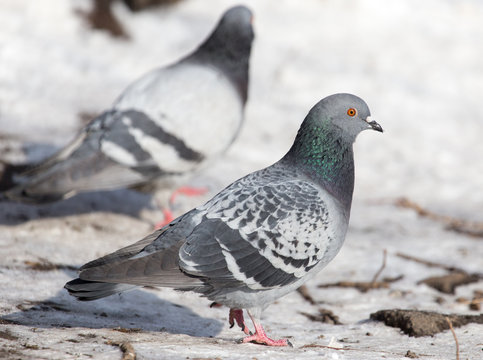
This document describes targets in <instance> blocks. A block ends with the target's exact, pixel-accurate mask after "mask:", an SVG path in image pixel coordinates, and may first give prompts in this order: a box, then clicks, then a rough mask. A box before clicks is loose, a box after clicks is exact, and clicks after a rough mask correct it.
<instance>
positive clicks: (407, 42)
mask: <svg viewBox="0 0 483 360" xmlns="http://www.w3.org/2000/svg"><path fill="white" fill-rule="evenodd" d="M236 3H239V1H231V0H210V1H209V2H207V1H202V0H184V1H180V2H179V3H177V4H176V5H174V6H171V7H163V8H159V9H155V10H152V11H144V12H139V13H131V12H130V11H129V10H127V8H125V7H124V6H123V5H122V4H121V3H115V4H114V13H115V14H116V16H117V17H118V19H119V20H120V22H121V23H122V25H123V26H124V27H125V29H126V31H127V32H128V33H129V35H130V38H131V40H130V41H126V40H122V39H115V38H112V37H111V36H110V35H108V34H107V33H106V32H103V31H93V30H91V29H89V27H88V26H87V25H86V23H85V21H84V20H83V19H82V18H81V17H80V16H79V15H78V12H79V11H87V10H88V9H89V8H90V2H89V1H84V0H82V1H81V0H76V1H74V0H71V1H65V0H48V1H28V0H3V1H2V2H1V4H0V10H1V11H0V64H1V66H0V135H1V137H0V139H1V142H2V143H3V144H0V147H1V148H2V149H3V154H2V155H1V157H2V159H7V160H12V159H13V160H16V161H20V160H23V159H30V160H34V159H40V158H43V157H44V156H46V155H48V154H50V153H52V152H53V151H55V149H56V148H58V147H59V146H62V145H63V144H65V143H66V142H67V141H68V140H69V139H71V138H72V137H73V136H74V134H75V132H76V131H77V130H78V129H79V128H80V127H81V126H82V123H81V121H80V120H79V114H80V113H91V114H96V113H99V112H100V111H102V110H103V109H105V108H107V107H108V106H109V105H110V104H111V103H112V102H113V101H114V99H115V98H116V97H117V95H119V93H120V92H121V91H122V90H123V89H124V88H125V87H126V86H127V85H128V84H129V83H130V82H131V81H133V80H134V79H136V78H138V77H139V76H141V75H142V74H144V73H146V72H147V71H149V70H151V69H153V68H155V67H158V66H162V65H165V64H168V63H170V62H172V61H175V60H176V59H177V58H179V57H180V56H182V55H183V54H186V53H187V52H189V51H190V50H192V49H193V48H194V47H195V46H196V45H197V44H199V43H200V42H201V41H202V39H204V37H205V36H206V35H207V34H208V32H209V31H210V30H211V28H212V27H213V25H214V24H215V22H216V21H217V19H218V18H219V16H220V14H221V13H222V12H223V11H224V10H225V9H226V8H227V7H229V6H230V5H232V4H236ZM244 3H245V4H247V5H248V6H249V7H251V8H252V10H253V11H254V14H255V30H256V42H255V45H254V48H253V55H252V61H251V83H250V96H249V103H248V105H247V109H246V122H245V125H244V127H243V129H242V132H241V134H240V137H239V138H238V140H237V141H236V142H235V144H234V145H233V146H232V148H231V149H230V150H229V151H228V153H227V154H226V156H224V157H223V158H221V159H220V160H219V161H217V162H216V163H215V164H213V166H211V167H210V168H207V169H206V170H205V171H204V172H203V173H202V174H200V176H199V178H198V179H194V180H193V181H194V182H205V183H209V184H210V186H211V187H212V190H213V192H215V191H217V190H219V189H221V188H222V186H224V185H227V184H228V183H229V182H231V181H233V180H235V179H237V178H238V177H240V176H242V175H244V174H246V173H247V172H249V171H252V170H255V169H258V168H261V167H263V166H266V165H269V164H270V163H272V162H274V161H275V160H277V159H278V158H280V157H281V156H282V155H283V154H284V153H285V151H287V149H288V148H289V146H290V144H291V142H292V141H293V138H294V136H295V133H296V131H297V129H298V126H299V125H300V123H301V121H302V119H303V117H304V116H305V115H306V113H307V112H308V110H309V109H310V107H311V106H312V105H314V104H315V103H316V102H317V101H318V100H320V99H321V98H322V97H324V96H326V95H329V94H332V93H336V92H351V93H354V94H357V95H359V96H361V97H362V98H363V99H365V100H366V102H367V103H368V104H369V107H370V108H371V111H372V117H373V118H374V119H375V120H376V121H378V122H379V123H380V124H381V125H382V127H383V128H384V131H385V132H384V133H383V134H379V133H376V132H365V133H363V134H361V135H360V137H359V139H358V141H357V143H356V145H355V156H356V188H355V192H354V202H353V210H352V215H351V217H352V218H351V225H350V229H349V233H348V236H347V241H346V244H345V245H344V247H343V248H342V250H341V252H340V254H339V255H338V256H337V257H336V259H335V260H334V261H333V262H332V263H331V264H330V265H329V266H328V267H327V268H326V269H325V270H323V271H322V272H321V273H320V274H319V275H318V276H317V278H316V279H314V280H312V281H311V282H310V283H309V284H308V285H309V290H310V292H311V294H312V296H313V297H314V298H315V299H316V300H318V301H321V302H322V303H321V304H320V306H321V307H324V308H328V309H330V310H332V311H333V312H334V313H335V314H336V315H338V316H339V317H340V320H341V322H342V323H343V325H329V324H322V323H315V322H311V321H309V320H307V318H306V317H304V316H303V315H301V314H300V312H308V313H314V314H315V313H317V309H318V307H319V305H310V304H309V303H307V302H305V301H304V300H302V298H301V297H300V295H299V294H297V293H293V294H290V295H288V296H286V297H284V298H282V299H280V300H279V301H277V302H276V303H275V304H273V305H272V306H271V307H269V308H268V309H267V311H266V312H265V313H264V317H263V320H264V324H265V325H266V327H267V331H268V332H269V334H271V335H272V336H273V337H275V338H276V337H287V336H291V338H290V341H291V342H292V343H293V344H294V348H287V349H272V348H267V347H262V346H257V345H253V344H245V345H240V344H236V342H235V340H236V339H239V338H241V337H242V333H241V332H240V331H239V329H235V328H233V329H229V326H228V324H227V312H228V311H227V309H224V308H222V309H212V308H209V302H208V301H207V300H206V299H202V298H199V297H198V296H197V295H195V294H189V293H187V294H184V293H183V294H180V293H177V292H174V291H171V290H167V289H161V290H154V289H145V290H144V289H143V290H135V291H132V292H129V293H125V294H123V295H121V296H118V297H117V296H114V297H110V298H106V299H102V300H100V301H96V302H91V303H80V302H77V301H75V300H74V299H73V298H71V297H70V296H68V295H67V294H66V292H65V291H64V290H63V289H62V287H63V284H64V283H65V282H66V281H68V280H70V279H72V278H73V277H74V276H75V272H74V271H72V270H68V269H63V268H61V269H58V270H54V271H42V272H40V271H35V270H32V269H31V268H29V267H28V266H27V265H26V263H25V261H31V262H32V261H33V262H35V261H39V259H40V260H41V259H48V260H49V261H51V262H52V263H55V264H67V265H74V266H78V265H81V264H83V263H84V262H86V261H89V260H92V259H93V258H95V257H98V256H101V255H104V254H106V253H108V252H110V251H113V250H116V249H117V248H119V247H121V246H124V245H127V244H130V243H132V242H133V241H136V240H138V239H140V238H141V237H142V236H144V235H146V234H148V233H149V232H150V231H151V230H152V222H153V221H155V220H159V218H160V216H161V214H160V212H159V210H157V208H156V206H154V205H153V202H152V199H151V198H150V197H149V196H146V195H141V194H138V193H135V192H133V191H128V190H122V191H117V192H113V193H111V194H108V195H105V196H104V197H99V196H97V195H96V194H91V195H82V196H79V197H78V198H77V199H70V200H67V201H65V202H63V203H57V204H53V205H51V206H42V207H33V206H27V205H15V204H12V203H0V224H1V225H0V331H3V332H7V333H8V334H11V335H12V336H13V338H16V340H9V339H7V338H5V337H8V336H2V335H1V334H3V335H5V333H0V357H7V358H8V357H11V358H22V359H28V358H32V359H89V358H95V359H112V358H120V356H121V353H120V350H119V348H118V347H115V346H112V345H109V344H107V342H108V341H113V342H116V341H129V342H130V343H131V344H132V345H133V347H134V349H135V351H136V353H137V356H138V358H139V359H186V358H188V357H189V358H223V359H251V358H257V359H269V358H280V359H293V358H297V359H313V358H318V359H353V358H357V359H380V358H387V359H403V358H404V355H405V354H406V352H407V351H408V350H411V351H413V352H415V353H416V354H418V355H419V356H420V357H422V358H423V357H424V358H429V359H453V358H454V357H455V344H454V340H453V336H452V334H451V333H450V332H449V331H446V332H443V333H440V334H437V335H436V336H434V337H423V338H410V337H408V336H406V335H403V334H401V333H400V332H399V330H398V329H394V328H389V327H386V326H385V325H383V324H382V323H376V322H372V321H369V320H368V318H369V314H370V313H371V312H375V311H377V310H380V309H388V308H397V307H401V308H411V309H422V310H434V311H438V312H445V313H475V312H474V311H470V310H468V307H467V305H465V304H462V303H459V302H456V298H458V297H466V298H471V296H472V293H473V291H474V290H476V289H480V290H481V289H482V283H481V282H480V283H476V284H470V285H466V286H461V287H459V288H458V289H457V292H456V294H455V295H447V294H441V293H438V292H437V291H436V290H433V289H431V288H429V287H427V286H425V285H416V283H417V282H418V281H419V280H421V279H423V278H426V277H429V276H433V275H442V274H444V271H443V270H441V269H436V268H428V267H426V266H424V265H421V264H416V263H414V262H410V261H407V260H404V259H401V258H399V257H397V256H396V253H397V252H403V253H407V254H410V255H413V256H418V257H421V258H424V259H427V260H431V261H435V262H439V263H443V264H449V265H454V266H457V267H460V268H463V269H465V270H466V271H468V272H477V271H481V269H482V268H483V245H482V240H481V239H478V238H471V237H468V236H466V235H464V234H458V233H454V232H450V231H447V230H445V229H444V226H443V225H442V224H439V223H437V222H434V221H432V220H428V219H423V218H421V217H418V216H417V215H416V214H415V213H414V212H413V211H411V210H405V209H401V208H397V207H395V206H393V205H392V202H393V201H394V199H396V198H399V197H401V196H406V197H408V198H410V199H412V200H414V201H416V202H418V203H420V204H421V205H423V206H424V207H427V208H428V209H430V210H432V211H434V212H437V213H441V214H445V215H449V216H453V217H458V218H463V219H470V220H475V221H477V220H479V221H482V219H481V213H482V210H483V192H482V191H481V186H482V184H483V161H482V158H481V157H482V154H483V141H481V134H482V133H483V110H482V109H483V108H482V106H481V97H482V95H483V62H482V61H481V56H482V54H483V43H482V41H481V39H482V38H483V26H482V25H481V24H482V23H483V3H481V2H479V1H475V0H461V1H458V2H455V1H449V0H439V1H438V0H427V1H424V2H421V1H417V0H393V1H384V0H373V1H361V0H326V1H320V0H304V1H303V2H301V1H289V0H277V1H276V0H265V1H255V0H247V1H245V2H244ZM7 138H8V140H7ZM12 142H13V143H12ZM12 144H13V145H12ZM18 144H23V145H21V146H20V145H18ZM14 145H15V146H20V147H21V148H22V149H23V151H24V155H23V156H22V155H18V152H17V153H14V152H12V151H8V149H9V147H11V146H14ZM201 201H202V200H200V199H194V200H192V199H189V200H187V201H184V200H183V201H181V203H180V206H179V209H178V211H179V212H182V211H184V210H187V209H189V207H190V206H193V205H196V204H197V202H201ZM383 249H387V251H388V257H387V264H386V268H385V269H384V272H383V274H382V276H397V275H401V274H402V275H404V278H403V279H402V280H400V281H398V282H395V283H393V284H391V287H390V288H389V289H380V290H372V291H369V292H367V293H359V292H358V291H357V290H355V289H342V288H326V289H320V288H317V285H318V284H321V283H329V282H335V281H340V280H360V281H370V280H371V279H372V276H373V275H374V274H375V273H376V271H377V270H378V268H379V267H380V265H381V262H382V254H383ZM437 297H440V298H442V299H443V301H442V302H441V301H440V303H437V302H436V301H435V299H436V298H437ZM2 319H3V320H2ZM6 320H13V321H14V322H16V323H17V324H11V323H8V322H7V321H6ZM123 328H132V329H140V330H139V331H137V330H135V331H133V332H130V333H125V332H121V331H119V330H120V329H123ZM455 331H456V335H457V337H458V341H459V344H460V356H461V358H462V359H476V358H481V357H483V349H482V339H483V338H482V335H481V334H482V325H475V324H472V325H467V326H464V327H462V328H457V329H455ZM368 334H370V335H368ZM307 345H310V346H307ZM314 345H315V346H314ZM329 345H330V347H332V348H327V347H323V346H329ZM311 346H312V347H311ZM334 348H338V349H334Z"/></svg>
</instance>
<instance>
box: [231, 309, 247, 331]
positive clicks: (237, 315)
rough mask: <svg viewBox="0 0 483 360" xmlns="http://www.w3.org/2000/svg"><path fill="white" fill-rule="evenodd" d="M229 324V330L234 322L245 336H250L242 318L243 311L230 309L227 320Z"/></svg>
mask: <svg viewBox="0 0 483 360" xmlns="http://www.w3.org/2000/svg"><path fill="white" fill-rule="evenodd" d="M228 321H229V323H230V328H232V327H233V326H234V325H235V321H236V323H237V325H238V326H239V327H240V328H241V329H242V331H243V332H244V333H245V334H247V335H248V334H250V330H248V327H247V326H246V325H245V319H244V318H243V310H241V309H230V315H229V319H228Z"/></svg>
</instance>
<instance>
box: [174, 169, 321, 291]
mask: <svg viewBox="0 0 483 360" xmlns="http://www.w3.org/2000/svg"><path fill="white" fill-rule="evenodd" d="M272 175H273V174H272ZM267 177H270V174H269V173H268V172H267V171H266V170H265V171H261V172H258V173H254V174H252V175H251V177H247V178H244V179H242V180H241V181H239V182H236V183H234V184H232V185H231V186H230V187H229V188H228V189H227V191H223V192H222V193H220V194H219V195H218V196H216V197H215V198H214V199H213V200H212V201H210V202H209V203H207V204H206V205H205V206H204V207H202V208H200V209H199V210H200V214H203V212H205V214H204V215H203V216H204V217H205V218H206V219H204V221H203V222H202V223H201V224H200V225H198V226H197V227H195V228H194V230H193V233H192V234H191V235H190V236H189V237H188V239H187V243H186V244H185V245H184V246H183V247H182V248H181V250H180V257H181V260H180V265H181V267H182V269H183V270H184V271H185V272H187V273H189V274H192V275H196V276H200V277H208V278H209V280H208V283H210V284H215V285H216V281H217V278H216V276H213V274H212V271H213V267H214V263H212V262H210V261H208V260H209V258H210V257H209V256H207V251H206V248H207V247H210V248H211V249H213V250H212V253H213V255H212V256H213V259H215V260H216V264H217V266H218V269H217V270H218V272H217V273H216V274H217V275H222V277H223V280H224V281H226V280H227V278H226V276H227V274H229V275H231V277H232V280H233V283H236V282H241V283H242V284H244V285H245V286H248V287H249V288H251V289H263V288H271V287H276V286H284V285H287V284H290V283H292V282H294V281H296V280H297V279H299V278H301V277H303V276H304V275H306V273H307V272H308V271H310V270H311V269H312V268H313V267H314V266H315V265H316V264H317V263H318V262H319V260H320V259H321V257H322V256H323V255H324V246H326V245H327V243H328V242H329V241H330V234H329V233H328V232H326V231H324V230H325V229H326V228H327V225H328V221H329V220H328V216H329V214H328V210H327V206H326V204H325V203H324V201H322V200H321V198H320V190H319V189H317V188H316V187H315V186H314V185H313V184H310V183H309V182H305V181H303V180H287V178H286V176H282V178H281V179H278V180H277V174H276V173H275V176H272V178H271V179H270V178H269V179H268V183H267V182H266V180H267ZM292 179H293V178H292ZM320 229H322V231H320ZM216 250H218V253H217V252H216ZM220 253H221V254H222V255H223V257H222V258H220Z"/></svg>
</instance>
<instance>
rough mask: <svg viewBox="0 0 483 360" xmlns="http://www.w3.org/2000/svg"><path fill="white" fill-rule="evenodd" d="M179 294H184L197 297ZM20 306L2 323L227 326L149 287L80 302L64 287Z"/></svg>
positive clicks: (180, 328) (139, 328) (208, 332)
mask: <svg viewBox="0 0 483 360" xmlns="http://www.w3.org/2000/svg"><path fill="white" fill-rule="evenodd" d="M161 292H162V290H161ZM179 294H180V297H182V296H197V295H195V294H185V293H183V292H180V293H179ZM17 309H18V311H16V312H13V313H10V314H6V315H3V316H0V322H2V323H10V324H14V325H23V326H31V327H36V328H54V327H58V328H71V327H82V328H89V329H106V328H107V329H114V330H118V331H121V332H143V331H154V332H168V333H171V334H186V335H189V336H196V337H214V336H216V335H217V334H219V333H220V332H221V331H222V328H223V324H222V322H220V321H219V320H215V319H211V318H205V317H202V316H200V315H198V314H196V313H195V312H193V311H192V310H190V309H189V308H187V307H185V306H182V305H178V304H175V303H172V302H170V301H167V300H163V299H161V298H160V297H158V296H157V295H156V294H155V293H153V292H150V291H145V290H133V291H129V292H126V293H122V294H119V295H114V296H109V297H107V298H103V299H99V300H96V301H91V302H83V301H78V300H76V299H74V298H73V297H71V296H70V295H68V294H67V291H65V290H61V291H59V292H58V293H57V294H56V295H55V296H53V297H51V298H49V299H46V300H41V301H24V302H22V303H20V304H18V305H17Z"/></svg>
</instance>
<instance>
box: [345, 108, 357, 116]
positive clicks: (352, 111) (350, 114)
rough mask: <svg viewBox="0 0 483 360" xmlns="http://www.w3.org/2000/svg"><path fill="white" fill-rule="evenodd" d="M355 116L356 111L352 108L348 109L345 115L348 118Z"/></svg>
mask: <svg viewBox="0 0 483 360" xmlns="http://www.w3.org/2000/svg"><path fill="white" fill-rule="evenodd" d="M356 114H357V110H356V109H354V108H350V109H349V110H347V115H349V116H356Z"/></svg>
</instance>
